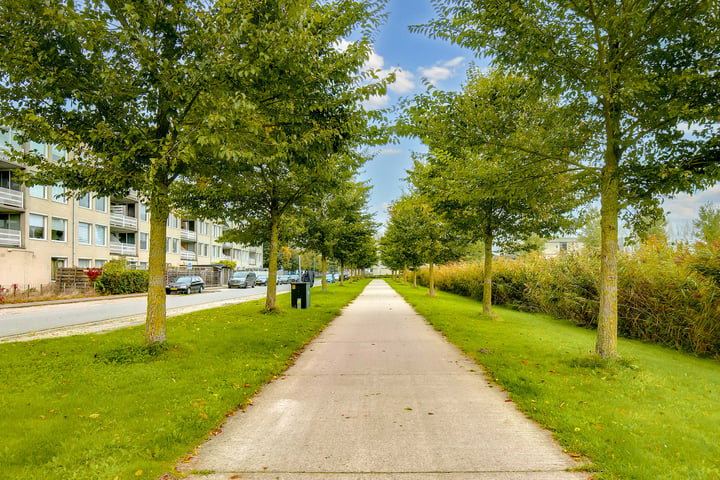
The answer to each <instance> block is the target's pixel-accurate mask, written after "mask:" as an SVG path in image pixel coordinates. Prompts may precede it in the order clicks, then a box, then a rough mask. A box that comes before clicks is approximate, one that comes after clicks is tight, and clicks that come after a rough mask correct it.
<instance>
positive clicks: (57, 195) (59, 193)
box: [50, 183, 67, 203]
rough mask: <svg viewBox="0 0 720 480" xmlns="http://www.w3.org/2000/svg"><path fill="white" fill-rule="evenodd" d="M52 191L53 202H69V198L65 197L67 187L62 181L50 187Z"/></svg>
mask: <svg viewBox="0 0 720 480" xmlns="http://www.w3.org/2000/svg"><path fill="white" fill-rule="evenodd" d="M50 192H51V194H50V197H51V199H52V201H53V202H58V203H67V200H66V199H65V187H63V184H62V183H56V184H55V185H53V186H52V187H50Z"/></svg>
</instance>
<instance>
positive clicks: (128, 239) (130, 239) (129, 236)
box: [117, 232, 135, 245]
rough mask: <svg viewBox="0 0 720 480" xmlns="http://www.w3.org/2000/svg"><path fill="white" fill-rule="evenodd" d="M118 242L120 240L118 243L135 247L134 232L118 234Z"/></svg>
mask: <svg viewBox="0 0 720 480" xmlns="http://www.w3.org/2000/svg"><path fill="white" fill-rule="evenodd" d="M117 236H118V240H120V243H124V244H125V245H135V233H134V232H127V233H123V232H120V233H118V234H117Z"/></svg>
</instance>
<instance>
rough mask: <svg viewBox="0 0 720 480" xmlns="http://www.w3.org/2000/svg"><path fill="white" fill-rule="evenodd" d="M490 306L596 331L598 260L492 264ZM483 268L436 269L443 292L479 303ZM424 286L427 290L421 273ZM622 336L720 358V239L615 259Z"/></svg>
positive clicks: (650, 248) (648, 248)
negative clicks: (548, 318)
mask: <svg viewBox="0 0 720 480" xmlns="http://www.w3.org/2000/svg"><path fill="white" fill-rule="evenodd" d="M493 270H494V271H493V303H495V304H501V305H507V306H510V307H512V308H516V309H519V310H525V311H534V312H543V313H547V314H550V315H552V316H554V317H557V318H565V319H568V320H571V321H572V322H574V323H576V324H577V325H580V326H583V327H587V328H594V327H596V326H597V319H598V302H599V298H600V289H599V285H600V257H599V254H597V253H596V252H586V253H583V254H567V255H560V256H558V257H554V258H543V257H540V256H537V255H530V256H527V257H524V258H521V259H515V260H513V259H507V258H498V259H496V260H495V261H494V262H493ZM482 278H483V265H482V264H481V263H455V264H449V265H444V266H441V267H439V268H436V269H435V285H436V287H437V288H439V289H441V290H445V291H448V292H452V293H456V294H460V295H464V296H468V297H473V298H475V299H477V300H482V296H483V289H482ZM419 282H420V283H422V284H424V285H427V282H428V272H427V270H423V271H422V272H421V273H420V275H419ZM618 333H619V334H620V335H622V336H625V337H628V338H638V339H641V340H645V341H649V342H655V343H659V344H662V345H666V346H670V347H673V348H677V349H679V350H685V351H689V352H694V353H697V354H702V355H709V356H714V357H716V358H720V242H716V243H714V244H698V245H696V246H695V248H693V249H692V250H691V249H689V248H688V247H687V246H683V245H681V246H671V245H668V244H666V243H665V242H663V241H662V240H660V241H658V240H655V239H651V240H650V241H649V242H648V243H646V244H645V245H643V246H642V247H641V248H640V249H639V250H638V251H636V252H633V253H621V254H620V255H619V257H618Z"/></svg>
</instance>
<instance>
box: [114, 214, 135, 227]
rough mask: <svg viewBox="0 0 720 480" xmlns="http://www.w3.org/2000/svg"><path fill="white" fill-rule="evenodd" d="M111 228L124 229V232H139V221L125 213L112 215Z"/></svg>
mask: <svg viewBox="0 0 720 480" xmlns="http://www.w3.org/2000/svg"><path fill="white" fill-rule="evenodd" d="M110 227H111V228H112V227H115V228H122V229H124V230H137V229H138V221H137V218H135V217H128V216H127V215H125V214H124V213H118V212H111V213H110Z"/></svg>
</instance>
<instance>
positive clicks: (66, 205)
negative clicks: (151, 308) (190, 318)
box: [0, 131, 263, 286]
mask: <svg viewBox="0 0 720 480" xmlns="http://www.w3.org/2000/svg"><path fill="white" fill-rule="evenodd" d="M6 143H10V144H13V143H14V141H13V138H12V134H11V132H7V133H3V132H2V131H0V285H2V286H7V285H10V284H13V283H17V284H19V285H39V284H46V283H49V282H51V281H53V280H54V279H55V272H56V270H57V268H59V267H67V266H77V267H82V268H89V267H101V266H103V265H104V264H105V262H107V261H109V260H113V259H118V258H125V260H126V261H127V262H128V264H130V265H134V266H136V267H138V268H147V265H148V257H149V244H150V223H149V215H150V214H149V211H148V208H147V207H146V205H144V204H143V203H142V201H141V199H140V198H138V197H137V196H136V195H129V196H126V197H102V196H97V195H92V194H87V195H85V196H83V197H81V198H70V199H66V198H65V197H64V195H63V194H64V189H63V187H62V185H46V186H34V187H26V186H23V185H20V184H18V183H17V182H16V181H15V180H14V179H13V171H15V170H16V169H18V168H23V166H22V165H18V164H16V163H14V162H12V161H11V160H10V159H9V158H7V157H6V156H5V155H4V154H3V152H4V150H5V149H6ZM22 147H23V148H24V149H25V151H29V150H35V151H37V152H40V153H42V154H44V155H46V156H47V157H48V158H49V159H58V158H61V157H62V156H63V153H62V152H60V151H58V150H57V149H56V148H55V147H53V146H51V145H42V144H36V143H33V142H30V143H26V144H24V145H22ZM167 227H168V228H167V240H166V241H167V244H166V246H167V257H166V258H167V260H166V261H167V263H168V265H172V266H185V267H187V266H192V265H210V264H213V263H217V262H218V261H221V260H232V261H234V262H235V263H236V265H237V266H238V268H244V269H245V268H246V269H256V268H260V267H262V259H263V252H262V246H258V247H254V246H245V245H239V244H234V243H228V242H225V243H219V242H218V241H217V239H218V238H219V237H220V236H221V235H222V234H223V232H224V230H225V228H227V227H226V226H224V225H220V224H217V223H212V222H207V221H199V220H197V219H195V218H187V217H183V216H179V215H170V217H169V218H168V223H167Z"/></svg>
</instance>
